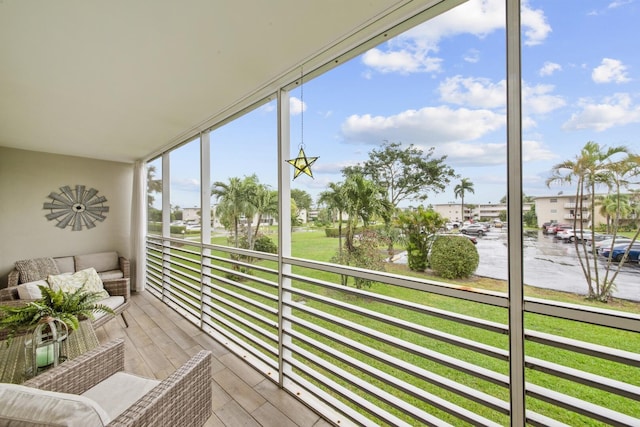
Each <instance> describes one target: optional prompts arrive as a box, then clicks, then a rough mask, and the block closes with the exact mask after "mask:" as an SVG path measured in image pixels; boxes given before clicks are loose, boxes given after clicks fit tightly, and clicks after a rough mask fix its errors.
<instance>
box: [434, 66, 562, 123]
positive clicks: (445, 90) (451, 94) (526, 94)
mask: <svg viewBox="0 0 640 427" xmlns="http://www.w3.org/2000/svg"><path fill="white" fill-rule="evenodd" d="M554 89H555V87H554V86H553V85H535V86H530V85H528V84H527V83H526V82H525V83H524V85H523V88H522V100H523V106H524V110H525V113H527V114H546V113H549V112H551V111H553V110H556V109H558V108H560V107H563V106H564V105H565V101H564V99H563V98H562V97H560V96H558V95H554V94H553V93H552V92H553V91H554ZM438 91H439V92H440V99H441V100H442V101H444V102H448V103H451V104H456V105H464V106H466V107H477V108H504V107H505V106H506V96H507V95H506V93H507V92H506V91H507V83H506V81H505V80H500V81H499V82H497V83H494V82H492V81H491V80H490V79H485V78H481V77H462V76H454V77H450V78H448V79H445V80H444V81H443V82H442V83H441V84H440V86H439V87H438ZM529 120H532V119H529ZM529 123H530V124H531V122H529Z"/></svg>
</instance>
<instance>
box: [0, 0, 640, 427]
mask: <svg viewBox="0 0 640 427" xmlns="http://www.w3.org/2000/svg"><path fill="white" fill-rule="evenodd" d="M548 3H549V2H545V1H535V0H528V1H524V0H468V1H464V0H396V1H384V0H368V1H360V0H354V1H349V2H340V1H328V2H327V1H325V2H300V1H290V0H283V1H273V2H250V4H246V3H238V4H236V3H234V4H230V3H229V4H227V3H225V2H215V1H214V2H194V1H187V2H169V1H164V0H163V1H159V2H145V3H140V2H133V3H132V2H115V3H114V2H89V3H87V2H77V1H70V0H62V1H56V2H38V1H32V0H26V1H12V0H5V1H4V2H0V35H2V42H0V43H1V44H2V58H3V60H2V65H1V66H0V67H1V70H2V71H1V72H0V85H1V86H0V87H1V88H2V97H0V105H1V106H2V109H1V111H2V115H1V116H0V117H1V118H0V120H1V122H0V123H1V124H2V125H1V126H0V212H1V213H2V215H1V216H0V218H1V221H0V236H1V237H2V238H1V241H0V247H1V250H0V287H4V286H5V285H6V276H7V274H8V273H9V271H10V270H11V269H12V268H13V266H14V263H15V261H17V260H20V259H28V258H36V257H44V256H65V255H69V254H75V253H89V252H100V251H103V250H116V251H117V252H118V253H120V254H123V255H125V256H126V257H127V258H129V259H130V260H131V262H132V267H133V268H132V276H133V277H132V282H131V286H132V292H133V293H134V299H135V301H137V302H136V308H135V309H133V310H131V311H132V313H131V315H130V317H133V318H134V319H133V320H134V322H133V323H134V324H135V317H136V315H138V316H140V317H141V318H144V319H145V320H144V321H142V322H141V324H144V322H146V321H147V320H149V319H151V318H153V316H157V319H156V320H157V322H156V324H157V325H160V329H162V328H164V330H158V331H157V333H158V334H159V335H158V336H162V337H170V336H171V333H172V332H171V331H172V324H182V323H184V324H188V325H189V326H193V327H194V329H193V330H194V331H197V332H194V334H197V336H198V337H199V338H198V342H199V344H198V345H199V346H206V345H210V346H212V347H213V346H214V343H215V348H218V349H224V351H225V352H228V353H229V354H233V355H235V356H237V357H238V358H239V359H242V360H243V361H244V363H246V365H244V364H243V366H242V367H241V368H240V369H247V366H248V367H250V369H249V370H250V371H251V372H252V373H253V374H258V375H259V376H260V378H264V379H266V380H267V383H269V384H270V385H271V386H272V387H273V388H275V389H276V390H278V391H279V392H282V393H284V394H286V395H287V397H288V398H293V399H295V400H292V402H293V401H295V404H296V405H298V406H296V408H303V409H304V410H308V411H309V413H310V414H313V416H309V417H301V418H299V419H298V420H294V419H293V415H291V413H289V414H287V412H286V411H284V412H283V414H284V415H282V414H281V415H282V416H284V417H289V419H286V420H285V421H286V422H285V424H288V423H291V425H305V424H304V423H305V421H301V420H313V423H314V424H315V423H320V422H321V423H327V424H329V425H340V426H344V425H394V426H395V425H456V426H458V425H469V426H476V425H487V426H492V425H512V426H522V425H538V426H556V425H629V426H631V425H639V424H640V404H639V401H640V334H639V333H640V314H639V313H638V305H637V301H640V289H633V287H631V288H629V289H630V290H629V291H628V293H624V294H622V293H621V292H622V290H623V289H622V288H623V287H622V286H620V287H619V289H616V288H615V287H614V288H612V289H611V292H610V294H608V295H607V296H608V298H607V299H608V302H600V301H591V300H587V299H586V298H585V296H586V294H587V289H589V286H590V285H589V284H588V283H587V282H586V280H585V277H584V276H583V275H582V274H581V273H580V272H579V273H577V274H575V275H574V276H572V279H571V280H569V282H572V283H567V281H566V280H565V281H563V280H560V279H554V277H553V274H551V275H550V276H546V275H544V276H543V275H542V274H541V273H540V272H538V271H536V270H534V269H533V265H534V264H533V259H534V258H544V257H546V256H547V254H542V255H541V254H539V253H535V252H531V247H532V243H531V241H532V239H533V237H532V236H533V235H534V234H535V236H536V237H535V238H536V239H537V238H540V239H543V238H545V237H544V236H541V235H540V236H539V235H538V233H537V231H535V230H534V231H533V232H532V231H531V230H528V229H526V228H527V227H526V226H525V223H524V222H523V200H524V199H525V196H531V195H534V194H533V193H535V195H540V196H543V195H545V196H547V195H549V194H555V193H559V192H561V191H564V192H565V193H570V194H573V193H575V192H576V187H575V185H574V184H575V183H572V182H565V183H564V185H558V186H556V185H555V183H551V181H553V179H551V178H552V174H551V169H552V168H553V166H554V165H557V164H560V163H561V162H562V161H564V160H566V159H567V158H571V159H573V158H574V157H575V155H577V154H578V153H579V151H580V149H581V148H582V146H583V145H584V143H586V142H587V141H590V140H596V141H598V142H599V143H601V145H602V146H603V147H605V146H619V145H625V146H627V147H628V148H629V150H630V152H634V151H636V150H637V148H638V145H637V142H635V141H634V140H633V137H632V136H631V135H634V134H635V133H634V132H633V131H634V130H638V129H636V128H637V127H638V122H640V120H638V118H637V110H638V106H637V102H636V101H635V98H634V96H637V92H638V90H637V88H636V90H635V92H634V91H633V89H632V87H633V84H634V83H633V82H634V80H638V78H637V77H636V78H634V76H633V75H634V70H638V69H640V64H635V68H634V62H633V61H636V60H637V59H636V56H637V55H635V51H634V46H633V43H632V42H631V41H633V40H637V38H636V37H635V36H636V35H635V34H634V32H636V31H637V30H636V26H635V25H632V24H630V23H631V22H633V19H634V17H636V18H637V15H638V14H639V13H640V11H638V8H637V5H635V4H634V3H633V2H613V1H612V2H608V4H606V5H601V4H600V2H593V3H590V4H585V3H584V2H579V1H574V2H570V4H571V5H572V6H571V7H569V6H567V5H564V6H562V7H559V6H558V5H551V4H548ZM569 12H571V13H572V14H575V15H576V18H575V20H572V19H568V17H567V13H569ZM599 22H603V23H605V22H606V23H611V22H613V23H614V24H613V25H607V26H604V25H605V24H598V23H599ZM599 25H600V26H599ZM552 34H558V35H559V36H558V37H552ZM585 45H588V48H585ZM587 53H589V54H592V56H588V57H587V56H586V55H587ZM581 55H582V56H581ZM593 55H595V56H593ZM594 58H597V61H596V60H595V59H594ZM589 61H591V62H589ZM593 61H596V62H593ZM636 72H637V71H636ZM581 78H582V79H584V80H580V79H581ZM585 82H588V83H591V85H587V83H585ZM624 85H627V86H624ZM576 87H577V88H578V89H576ZM565 88H566V91H565V90H564V89H565ZM634 93H635V95H633V94H634ZM634 112H635V113H634ZM549 129H553V130H554V131H555V133H552V132H551V130H549ZM560 130H561V131H562V132H564V133H559V131H560ZM546 132H548V133H546ZM560 138H562V139H560ZM634 144H635V146H634ZM565 146H566V147H565ZM393 147H400V148H399V149H402V150H405V149H416V150H419V151H420V152H421V153H422V155H423V156H425V157H426V159H427V160H429V161H431V163H430V164H432V165H435V167H437V173H435V174H434V176H433V177H432V179H431V181H428V180H427V181H425V180H420V181H418V180H417V178H416V177H415V176H412V175H411V174H409V176H408V177H409V178H412V179H413V180H414V181H417V182H420V185H419V186H418V187H417V188H414V189H413V190H412V191H413V192H409V193H408V194H406V195H401V196H400V197H398V198H397V199H393V198H391V199H392V200H391V202H392V204H393V206H394V207H395V208H397V209H398V211H400V212H411V211H416V210H417V207H418V206H423V207H424V208H428V207H429V206H430V205H431V206H433V205H436V204H442V205H447V204H449V205H452V206H455V207H456V208H457V207H458V206H461V205H460V203H462V206H461V207H460V211H459V212H460V214H461V215H462V213H463V212H471V211H472V210H471V208H470V205H471V204H472V203H474V204H483V205H489V204H499V203H501V201H500V199H501V198H504V201H503V202H502V203H503V204H505V205H506V210H505V212H506V218H504V220H505V221H504V222H505V223H506V225H507V226H505V227H502V228H501V229H499V230H494V231H493V232H491V233H489V234H487V235H486V236H482V237H479V238H478V243H477V245H476V247H477V250H478V252H479V253H480V259H479V265H480V266H482V264H483V262H484V263H485V266H486V262H488V261H487V260H488V259H489V258H491V256H489V255H486V254H487V253H489V254H490V255H492V256H501V257H502V258H503V259H506V260H507V262H506V263H505V265H506V267H505V268H504V271H501V273H500V275H499V276H500V277H497V278H496V277H492V275H491V274H489V273H486V274H485V272H486V271H487V269H486V268H485V269H484V270H478V272H477V273H476V275H474V276H472V277H471V278H468V279H462V280H453V279H452V280H448V279H445V278H443V277H441V276H437V275H435V276H434V275H432V274H425V273H424V272H421V271H418V272H416V271H414V270H412V269H411V268H409V267H408V264H409V263H408V262H404V263H403V262H402V261H401V260H402V259H403V258H402V257H401V255H402V253H403V251H404V249H405V246H406V241H403V240H402V239H397V240H396V239H395V238H393V237H392V236H391V234H387V235H386V240H384V243H383V242H382V241H380V240H377V241H376V242H375V248H373V249H372V247H371V246H367V248H368V249H369V250H371V252H367V253H365V256H364V257H361V258H359V259H354V258H349V256H348V253H349V252H348V250H347V249H346V247H345V242H344V241H343V239H342V237H341V236H342V233H341V232H337V233H335V232H334V234H331V232H330V231H328V230H331V229H336V228H337V227H338V226H340V224H342V223H343V221H344V223H345V227H346V224H347V223H348V222H349V221H350V218H349V216H348V215H344V212H342V211H340V209H339V206H338V204H336V203H332V202H331V195H332V194H331V190H332V189H335V188H337V185H338V184H340V183H341V182H342V181H344V180H345V178H346V177H347V175H348V172H349V171H353V170H354V169H357V168H360V167H362V168H364V167H365V166H366V165H365V163H366V162H367V161H369V165H370V164H371V163H373V160H374V159H379V158H380V157H376V156H377V155H380V154H381V153H384V150H385V149H390V148H393ZM567 150H568V151H567ZM572 150H573V151H572ZM565 153H571V154H565ZM464 178H469V179H470V180H472V181H474V183H475V188H474V187H473V186H472V187H471V190H468V191H467V192H466V194H465V193H464V192H463V193H462V194H460V192H459V191H456V190H454V187H455V186H456V184H459V183H460V181H461V179H464ZM545 181H549V182H550V184H549V185H546V183H545ZM567 181H569V180H567ZM243 185H248V186H249V187H251V188H252V189H253V190H252V191H254V193H255V192H257V191H259V190H261V191H263V194H264V197H263V198H262V199H261V200H262V202H261V203H262V205H261V206H260V207H256V206H254V207H253V208H252V209H249V208H247V207H246V206H242V203H243V201H242V200H241V199H240V198H238V199H234V198H233V195H234V194H235V193H234V191H236V190H238V188H240V187H242V186H243ZM629 185H631V187H630V189H631V190H633V189H635V187H633V186H632V185H633V183H631V184H629ZM65 186H68V187H69V188H71V189H75V188H77V187H76V186H84V187H83V188H94V189H95V190H97V191H98V194H100V195H102V196H104V197H105V198H106V202H105V204H106V205H108V206H109V209H108V211H107V212H106V214H105V217H104V218H101V219H100V220H95V219H94V220H93V221H91V220H89V221H88V222H89V223H91V226H90V227H89V226H87V225H88V224H84V225H83V226H78V227H76V228H75V229H74V228H73V227H67V226H66V225H65V224H60V222H57V221H56V220H55V218H53V219H48V218H47V217H46V214H47V213H48V212H47V211H46V209H43V204H44V203H46V202H47V198H48V195H50V194H52V193H59V192H60V191H61V189H62V188H64V187H65ZM397 188H399V189H400V190H403V188H401V187H397ZM245 189H246V187H245ZM301 195H302V196H303V197H301ZM460 195H461V196H462V200H460V198H459V197H458V196H460ZM503 196H504V197H503ZM387 198H388V199H389V198H390V196H389V193H387ZM234 200H235V201H237V204H236V205H234V204H233V203H232V202H233V201H234ZM465 200H466V204H465ZM465 208H466V209H467V211H465ZM234 209H235V211H234ZM362 209H364V208H362ZM186 212H189V216H188V218H189V219H188V220H187V216H186V215H187V214H186ZM230 212H234V213H233V214H230ZM355 212H356V211H352V215H351V220H352V219H353V217H354V216H356V213H355ZM468 215H470V216H471V214H468ZM383 217H384V215H381V214H378V215H372V216H367V215H363V216H362V217H360V218H359V219H360V222H358V221H356V225H357V226H358V227H360V228H359V230H360V232H359V233H358V234H357V236H356V238H357V240H356V242H355V246H357V247H358V248H361V249H363V248H365V246H366V245H367V244H369V245H373V243H371V242H370V241H369V240H368V237H367V236H368V234H367V233H366V232H365V231H367V230H368V229H371V230H378V231H379V233H378V234H380V235H381V234H382V230H384V228H383V227H382V224H383V223H384V222H385V221H384V218H383ZM461 218H462V217H461ZM449 219H450V220H457V219H458V218H453V217H451V218H449ZM545 220H546V218H539V219H538V221H539V222H540V223H541V222H544V221H545ZM533 228H537V227H533ZM532 233H534V234H532ZM332 236H336V237H332ZM338 236H340V237H338ZM258 242H261V244H260V245H257V244H258ZM351 243H354V242H351ZM390 243H391V244H390ZM553 244H554V245H555V246H554V248H555V249H557V251H560V252H562V254H561V256H563V257H565V258H562V259H563V260H564V259H566V257H573V259H575V251H577V250H578V246H575V247H573V245H563V244H562V243H555V242H554V243H553ZM347 245H348V244H347ZM489 245H493V246H489ZM265 246H266V248H265ZM534 246H535V245H534ZM483 247H484V248H483ZM487 248H491V249H487ZM387 249H388V251H389V252H388V251H387ZM483 250H484V251H486V252H482V251H483ZM571 251H574V252H571ZM387 253H388V257H387V256H386V254H387ZM381 254H383V255H384V256H382V255H381ZM549 256H551V255H549ZM554 256H555V255H554ZM554 259H555V258H554ZM377 260H379V261H380V262H377ZM392 260H393V262H392ZM572 262H573V261H572ZM558 264H559V265H558V266H557V267H553V268H564V267H563V264H562V262H560V263H558ZM576 265H577V264H576ZM599 268H600V269H601V271H602V268H603V267H602V265H600V267H599ZM623 268H624V272H623V273H622V274H623V275H627V276H625V277H631V278H632V280H633V277H634V275H635V274H637V272H638V271H640V270H637V266H636V265H625V266H623ZM551 272H552V273H553V270H552V271H551ZM481 273H482V274H481ZM536 276H540V277H544V281H545V282H546V284H545V285H542V286H540V285H538V283H539V282H540V280H536V279H539V277H536ZM558 277H560V276H558ZM635 277H637V276H635ZM573 282H574V283H573ZM531 284H535V286H530V285H531ZM576 288H578V289H579V291H575V289H576ZM625 289H626V288H625ZM625 292H626V291H625ZM145 307H147V308H148V311H147V310H146V309H145ZM150 313H153V315H151V314H150ZM176 316H177V317H176ZM158 319H162V320H158ZM168 319H171V320H168ZM175 319H179V320H175ZM121 329H124V328H123V325H120V324H115V322H110V324H109V326H108V327H105V329H103V330H99V331H98V335H99V336H100V338H101V340H102V339H105V340H106V339H108V338H109V337H110V336H113V335H116V336H117V335H119V334H122V333H124V334H126V337H127V340H128V345H130V347H127V348H128V349H131V350H133V351H132V352H136V356H135V357H134V356H131V358H130V359H128V360H129V363H131V364H132V365H133V364H137V363H140V366H143V365H145V363H146V365H145V366H150V365H149V363H148V362H149V361H146V362H145V361H140V362H136V361H135V360H136V357H137V355H144V354H145V352H144V351H137V350H135V349H136V347H138V346H139V347H142V346H143V343H142V341H144V340H145V339H146V338H142V336H141V335H140V342H136V339H135V336H136V334H141V331H140V330H138V329H136V332H123V331H121ZM184 330H186V329H181V332H180V333H184V332H183V331H184ZM154 331H155V329H154ZM174 332H175V331H174ZM146 333H149V334H151V332H150V331H146ZM162 339H163V338H159V340H162ZM186 341H188V342H189V343H191V344H189V345H193V342H192V341H190V340H186ZM180 342H181V341H180V339H174V340H172V341H171V344H170V345H174V346H179V345H180ZM168 353H169V354H170V353H171V351H169V352H168ZM225 354H226V353H225ZM141 357H144V356H141ZM146 357H149V356H146ZM157 374H158V375H162V372H160V373H157ZM236 401H237V402H239V403H238V405H240V406H242V399H239V398H236ZM249 418H251V416H249ZM278 419H279V421H278V422H283V421H282V419H280V418H278ZM319 419H321V420H322V421H318V420H319ZM217 420H220V422H221V423H222V424H223V425H234V424H233V423H234V421H233V418H229V420H228V421H227V422H225V421H224V420H222V419H221V418H217ZM235 422H238V421H237V419H236V420H235ZM251 422H257V423H259V424H261V425H270V423H269V421H268V420H266V419H265V418H263V419H260V418H257V417H256V418H255V419H254V418H251ZM310 422H311V421H310ZM272 423H273V421H272ZM210 424H211V425H218V424H216V423H215V422H213V421H212V422H211V423H210ZM278 425H280V424H278ZM282 425H284V424H282Z"/></svg>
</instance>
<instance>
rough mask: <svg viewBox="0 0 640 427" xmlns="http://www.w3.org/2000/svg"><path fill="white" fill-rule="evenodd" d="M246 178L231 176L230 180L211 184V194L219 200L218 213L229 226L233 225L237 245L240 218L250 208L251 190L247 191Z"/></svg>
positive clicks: (236, 244)
mask: <svg viewBox="0 0 640 427" xmlns="http://www.w3.org/2000/svg"><path fill="white" fill-rule="evenodd" d="M246 179H247V178H245V180H241V179H240V178H237V177H233V178H229V182H222V181H216V182H214V183H213V184H212V185H211V195H212V196H215V197H216V200H217V201H218V208H217V212H218V215H219V217H220V219H221V222H222V223H223V224H225V225H226V226H227V228H230V227H233V232H234V238H235V246H236V247H238V232H239V225H240V218H241V217H242V216H243V215H246V214H247V212H248V211H249V210H250V202H249V199H250V194H249V193H250V192H249V191H247V190H248V188H247V187H248V186H247V182H246Z"/></svg>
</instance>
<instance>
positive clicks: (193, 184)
mask: <svg viewBox="0 0 640 427" xmlns="http://www.w3.org/2000/svg"><path fill="white" fill-rule="evenodd" d="M171 186H172V188H173V189H175V190H180V191H197V192H200V180H198V179H195V178H180V179H175V180H171Z"/></svg>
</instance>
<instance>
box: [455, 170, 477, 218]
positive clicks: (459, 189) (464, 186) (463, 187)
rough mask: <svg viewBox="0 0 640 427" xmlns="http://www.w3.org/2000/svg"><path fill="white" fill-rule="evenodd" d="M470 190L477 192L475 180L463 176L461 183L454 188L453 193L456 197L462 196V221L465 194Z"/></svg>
mask: <svg viewBox="0 0 640 427" xmlns="http://www.w3.org/2000/svg"><path fill="white" fill-rule="evenodd" d="M467 192H470V193H473V194H475V191H474V190H473V182H471V181H470V180H469V178H462V181H460V184H458V185H456V186H455V188H454V189H453V194H455V196H456V199H457V198H458V197H460V212H461V215H462V222H464V220H465V218H464V195H465V193H467Z"/></svg>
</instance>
